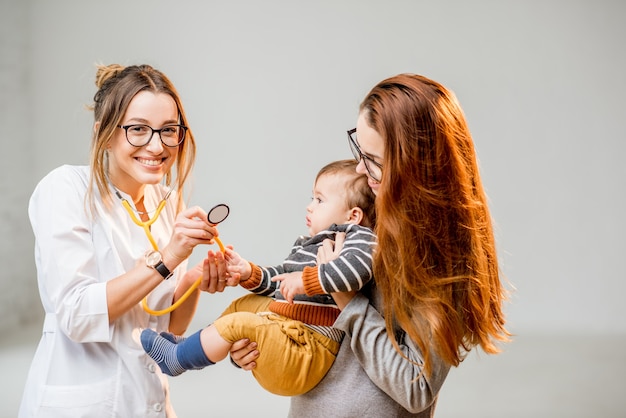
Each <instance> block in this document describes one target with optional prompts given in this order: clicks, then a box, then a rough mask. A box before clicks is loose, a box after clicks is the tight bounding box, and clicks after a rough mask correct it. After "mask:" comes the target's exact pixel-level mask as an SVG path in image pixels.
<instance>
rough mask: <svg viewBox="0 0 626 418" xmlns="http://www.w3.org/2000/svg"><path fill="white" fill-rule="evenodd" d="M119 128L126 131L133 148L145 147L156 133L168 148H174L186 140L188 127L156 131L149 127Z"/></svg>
mask: <svg viewBox="0 0 626 418" xmlns="http://www.w3.org/2000/svg"><path fill="white" fill-rule="evenodd" d="M117 127H118V128H121V129H123V130H124V131H126V140H127V141H128V143H129V144H130V145H132V146H133V147H137V148H140V147H143V146H144V145H147V144H148V143H149V142H150V141H151V140H152V136H153V135H154V133H155V132H156V133H158V134H159V138H160V139H161V142H162V143H163V145H165V146H166V147H170V148H174V147H177V146H179V145H180V144H181V143H182V142H183V141H184V140H185V133H186V132H187V127H186V126H183V125H165V126H164V127H162V128H161V129H154V128H153V127H151V126H148V125H141V124H137V125H117Z"/></svg>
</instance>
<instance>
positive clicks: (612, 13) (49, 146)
mask: <svg viewBox="0 0 626 418" xmlns="http://www.w3.org/2000/svg"><path fill="white" fill-rule="evenodd" d="M1 1H2V2H1V3H0V4H1V7H2V13H1V14H2V16H3V17H2V18H0V23H3V24H2V25H0V26H2V28H3V29H2V43H1V44H0V45H2V54H1V55H0V70H1V72H0V82H1V83H2V94H1V97H0V103H1V104H2V111H1V112H0V114H1V116H0V117H1V118H2V119H0V120H2V121H3V124H6V126H8V129H4V130H3V131H2V132H1V134H0V141H2V145H3V150H4V154H5V155H4V156H3V157H2V161H3V163H2V179H1V183H0V185H1V190H2V194H3V196H4V197H3V198H2V200H1V201H0V214H2V216H1V217H0V219H1V220H0V226H1V231H2V238H3V239H2V241H1V242H2V243H1V244H0V245H1V247H0V250H1V251H0V261H1V263H0V264H1V265H2V266H3V271H2V272H1V273H0V275H1V276H0V283H1V284H2V285H3V288H5V289H8V292H2V293H0V313H2V315H3V317H5V318H9V320H8V321H6V322H5V323H3V324H2V326H3V327H5V328H6V327H9V326H15V325H16V324H18V323H19V321H24V320H26V319H28V318H29V317H32V316H35V317H36V320H41V319H40V314H41V311H40V308H39V306H38V305H39V301H38V297H37V291H36V282H35V273H34V267H33V261H32V245H33V238H32V233H31V232H30V230H29V229H28V228H29V227H28V223H27V220H26V204H27V199H28V196H29V194H30V192H31V191H32V189H33V187H34V185H35V183H36V182H37V181H38V180H39V179H40V178H41V177H42V176H43V175H44V174H45V173H46V172H48V171H49V170H50V169H52V168H54V167H56V166H58V165H60V164H64V163H72V164H78V163H85V162H86V161H87V153H88V147H89V141H90V125H91V122H92V121H91V118H92V114H90V113H89V112H88V111H86V110H85V109H84V105H86V104H89V103H91V99H92V97H93V94H94V93H95V85H94V84H93V80H94V75H95V67H94V64H95V63H96V62H102V63H111V62H117V63H121V64H135V63H144V62H145V63H149V64H152V65H154V66H156V67H157V68H159V69H161V70H163V71H164V72H166V73H167V74H168V75H169V76H170V77H171V79H172V80H173V81H174V83H175V84H176V86H177V87H178V89H179V91H180V93H181V95H182V97H183V100H184V103H185V106H186V110H187V113H188V116H189V119H190V123H191V126H192V128H193V129H194V132H195V134H196V137H197V138H198V140H199V155H198V159H197V166H196V169H195V176H194V177H195V186H194V191H193V195H192V198H191V203H192V204H198V205H201V206H203V207H205V208H209V207H210V206H211V205H213V204H215V203H218V202H226V203H228V204H229V205H230V206H231V216H230V218H229V219H228V220H227V221H226V222H225V223H224V224H223V225H222V226H221V227H220V231H221V234H222V238H223V239H224V241H225V242H227V243H233V244H234V245H235V246H236V248H237V249H238V250H240V251H241V252H242V254H244V255H245V256H247V257H248V258H250V259H252V260H255V261H258V262H260V263H261V264H273V263H276V262H278V261H280V260H281V259H282V258H283V257H284V256H285V255H286V251H287V250H288V248H289V246H290V245H291V243H292V241H293V239H294V238H295V237H296V236H297V235H298V234H300V233H304V232H305V227H304V213H305V211H304V207H305V205H306V204H307V203H308V199H309V197H310V189H311V186H312V180H313V177H314V175H315V174H316V172H317V169H318V168H319V167H321V166H322V165H323V164H325V163H326V162H328V161H330V160H333V159H338V158H347V157H349V156H350V152H349V149H348V146H347V143H346V134H345V131H346V130H347V129H350V128H352V127H353V126H354V124H355V120H356V116H357V107H358V104H359V102H360V100H361V99H362V98H363V96H364V95H365V94H366V93H367V91H368V90H369V89H370V88H371V87H372V86H373V85H374V84H375V83H376V82H378V81H380V80H381V79H383V78H385V77H388V76H391V75H394V74H396V73H400V72H416V73H421V74H424V75H426V76H429V77H431V78H434V79H436V80H438V81H440V82H442V83H443V84H445V85H447V86H448V87H450V88H452V89H453V90H454V91H455V92H456V93H457V96H458V97H459V99H460V101H461V104H462V105H463V106H464V109H465V111H466V115H467V118H468V120H469V125H470V128H471V129H472V132H473V135H474V139H475V141H476V146H477V149H478V154H479V158H480V162H481V167H482V173H483V180H484V182H485V184H486V188H487V192H488V194H489V197H490V200H491V205H492V206H491V208H492V214H493V217H494V219H495V222H496V224H497V238H498V245H499V250H500V257H501V261H502V270H503V273H504V274H505V275H506V276H507V277H508V279H509V280H510V281H511V283H512V285H513V286H515V288H516V289H517V290H516V291H515V292H514V294H513V296H512V299H511V301H510V304H509V305H507V308H506V309H507V312H508V317H509V321H510V329H511V331H513V332H515V333H518V334H523V333H526V334H528V333H539V334H541V333H563V334H583V333H592V334H594V333H595V334H600V333H618V334H624V333H626V321H623V320H622V318H623V315H620V311H618V304H619V303H620V301H621V300H622V298H623V294H624V293H626V280H625V279H626V277H625V276H626V274H625V273H624V268H623V267H622V265H623V261H622V260H623V254H624V253H625V252H626V251H625V250H626V245H625V244H624V239H623V237H624V236H625V235H626V221H625V220H624V216H623V215H620V214H621V213H622V212H623V205H624V202H625V199H624V191H625V188H624V186H625V183H626V168H625V166H624V164H622V163H621V161H620V160H621V158H622V155H623V154H624V152H625V151H626V142H625V141H624V140H625V139H626V138H625V132H626V129H625V126H624V119H625V118H624V117H625V116H626V114H625V110H626V107H625V106H624V103H623V101H622V100H623V97H624V96H625V94H626V82H625V81H624V80H625V78H624V74H626V59H625V57H624V53H623V45H624V41H626V26H625V25H623V22H624V18H626V6H625V3H624V2H622V1H606V0H605V1H591V0H589V1H571V0H563V1H522V0H519V1H514V0H509V1H497V0H494V1H472V2H466V1H461V0H459V1H447V2H441V1H400V0H389V1H357V0H349V1H348V0H344V1H330V0H327V1H317V2H310V1H288V0H284V1H279V0H265V1H262V2H259V1H253V0H249V1H244V0H241V1H195V2H194V1H177V2H171V1H155V0H134V1H120V0H114V1H109V2H105V3H103V2H87V1H79V0H76V1H69V0H57V1H54V2H49V1H44V0H37V1H35V0H31V1H29V2H20V3H18V2H16V1H11V0H1ZM5 12H8V13H5ZM5 24H6V25H5ZM22 126H24V127H25V129H21V128H20V127H22ZM201 252H202V251H196V252H195V253H194V256H193V257H194V260H200V258H201V257H202V254H201ZM236 294H238V293H237V291H232V292H230V293H228V294H226V295H221V296H210V295H204V296H203V299H202V301H201V304H202V306H201V312H200V315H199V319H198V321H199V323H202V324H205V323H206V322H207V321H208V320H210V319H212V318H209V317H212V316H213V315H215V314H216V313H217V312H218V311H219V310H220V309H221V308H222V307H224V306H225V305H226V304H227V303H228V301H229V300H230V299H231V298H232V297H234V296H235V295H236ZM16 304H18V305H19V306H21V308H20V309H19V314H16V313H15V311H16V309H15V308H14V306H15V305H16Z"/></svg>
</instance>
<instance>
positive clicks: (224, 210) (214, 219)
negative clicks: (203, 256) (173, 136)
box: [115, 190, 230, 316]
mask: <svg viewBox="0 0 626 418" xmlns="http://www.w3.org/2000/svg"><path fill="white" fill-rule="evenodd" d="M171 193H172V191H171V190H170V191H168V192H167V194H166V195H165V197H164V198H163V199H162V200H161V202H160V203H159V206H157V209H156V211H155V213H154V216H153V217H152V219H148V220H147V221H145V222H144V221H142V220H141V219H139V218H137V215H135V211H134V210H133V208H132V207H131V206H130V203H128V200H126V199H124V198H123V197H122V195H121V194H120V193H119V192H118V191H117V190H115V194H116V195H117V197H118V198H119V199H120V200H121V201H122V206H124V209H126V212H128V214H129V215H130V219H132V221H133V222H134V223H135V224H136V225H137V226H140V227H142V228H143V230H144V232H145V233H146V237H148V240H149V241H150V244H151V245H152V248H154V250H155V251H159V247H158V245H157V243H156V241H155V240H154V237H153V236H152V232H150V226H151V225H152V224H153V223H154V222H155V221H156V220H157V219H159V215H160V214H161V211H162V210H163V208H164V207H165V204H166V203H167V199H168V198H169V197H170V194H171ZM229 213H230V208H229V207H228V205H226V204H224V203H220V204H218V205H215V206H214V207H213V208H211V210H209V213H208V215H207V220H208V221H209V223H211V224H213V225H217V224H219V223H220V222H222V221H223V220H224V219H226V218H227V217H228V214H229ZM213 239H214V240H215V243H216V244H217V245H218V246H219V247H220V251H221V252H224V251H225V249H224V244H222V241H221V240H220V239H219V238H218V237H214V238H213ZM200 283H202V276H200V277H199V278H198V280H196V281H195V282H194V284H192V285H191V286H190V287H189V289H187V291H186V292H185V293H184V294H183V295H182V296H181V297H180V298H179V299H178V300H177V301H176V302H175V303H174V304H172V306H170V307H169V308H166V309H162V310H160V311H155V310H153V309H151V308H150V307H149V306H148V296H146V297H145V298H143V300H142V301H141V306H142V307H143V310H144V311H146V312H147V313H149V314H150V315H154V316H161V315H165V314H166V313H169V312H172V311H173V310H174V309H176V308H178V307H179V306H180V305H181V304H182V303H183V302H184V301H185V300H187V298H188V297H189V295H191V294H192V293H193V292H194V291H195V290H196V289H197V288H198V286H200Z"/></svg>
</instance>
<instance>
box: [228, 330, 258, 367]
mask: <svg viewBox="0 0 626 418" xmlns="http://www.w3.org/2000/svg"><path fill="white" fill-rule="evenodd" d="M256 348H257V343H256V342H254V341H250V340H248V339H247V338H246V339H243V340H239V341H235V342H234V343H233V345H232V347H231V349H230V358H231V359H232V360H233V362H234V363H235V364H236V365H237V366H239V367H241V368H242V369H244V370H252V369H254V368H255V367H256V361H255V360H256V359H258V358H259V350H257V349H256Z"/></svg>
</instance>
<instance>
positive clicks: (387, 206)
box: [360, 74, 510, 374]
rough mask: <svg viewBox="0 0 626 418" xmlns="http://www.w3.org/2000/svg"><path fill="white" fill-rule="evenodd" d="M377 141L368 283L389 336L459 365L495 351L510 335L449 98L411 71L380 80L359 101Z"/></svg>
mask: <svg viewBox="0 0 626 418" xmlns="http://www.w3.org/2000/svg"><path fill="white" fill-rule="evenodd" d="M360 110H361V113H362V114H363V115H364V117H365V120H366V121H367V123H368V125H369V126H370V127H372V128H373V129H374V130H376V131H377V132H378V133H379V135H380V136H381V137H382V138H383V141H384V147H385V151H384V158H383V167H384V168H383V170H382V172H383V175H382V179H381V185H380V188H379V191H378V195H377V197H376V212H377V224H376V234H377V236H378V250H377V251H376V253H375V255H374V277H375V278H376V284H377V287H378V288H379V289H380V291H381V293H382V295H383V313H384V315H385V321H386V324H387V330H388V334H389V336H390V338H392V341H393V342H394V345H395V346H396V348H397V349H398V350H399V346H398V342H397V340H396V337H395V335H394V333H393V332H392V330H393V325H394V321H395V323H397V325H399V326H400V327H402V328H403V329H404V330H405V331H406V332H407V334H408V336H409V337H410V338H411V339H412V340H413V341H415V342H416V343H417V345H418V346H419V347H420V349H421V351H422V353H423V356H424V371H425V372H426V373H427V374H428V373H429V372H430V371H431V358H432V357H431V352H434V353H436V355H437V356H439V357H440V358H441V359H443V360H444V361H445V362H446V363H448V364H451V365H454V366H457V365H458V364H459V363H460V362H461V361H462V360H463V358H464V356H465V355H466V354H467V352H468V351H469V350H471V349H472V348H473V347H475V346H480V347H482V349H483V350H484V351H485V352H487V353H497V352H499V351H500V350H499V348H498V346H497V345H496V342H497V341H506V340H507V339H508V336H509V335H510V334H509V333H508V332H507V331H506V329H505V327H504V324H505V319H504V314H503V312H502V302H503V300H504V299H505V297H506V291H505V289H504V287H503V285H502V284H501V281H500V273H499V268H498V260H497V257H496V246H495V240H494V234H493V227H492V221H491V217H490V214H489V208H488V207H487V198H486V196H485V192H484V190H483V185H482V182H481V179H480V175H479V170H478V163H477V160H476V154H475V150H474V144H473V141H472V137H471V135H470V131H469V129H468V126H467V123H466V120H465V116H464V114H463V111H462V110H461V107H460V105H459V103H458V102H457V100H456V97H455V96H454V94H453V93H452V92H450V91H449V90H447V89H446V88H445V87H443V86H442V85H441V84H439V83H437V82H435V81H433V80H430V79H428V78H426V77H423V76H419V75H414V74H400V75H398V76H395V77H392V78H389V79H387V80H384V81H382V82H380V83H379V84H378V85H377V86H375V87H374V88H373V89H372V90H371V91H370V93H369V94H368V95H367V96H366V98H365V99H364V101H363V102H362V104H361V108H360Z"/></svg>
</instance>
